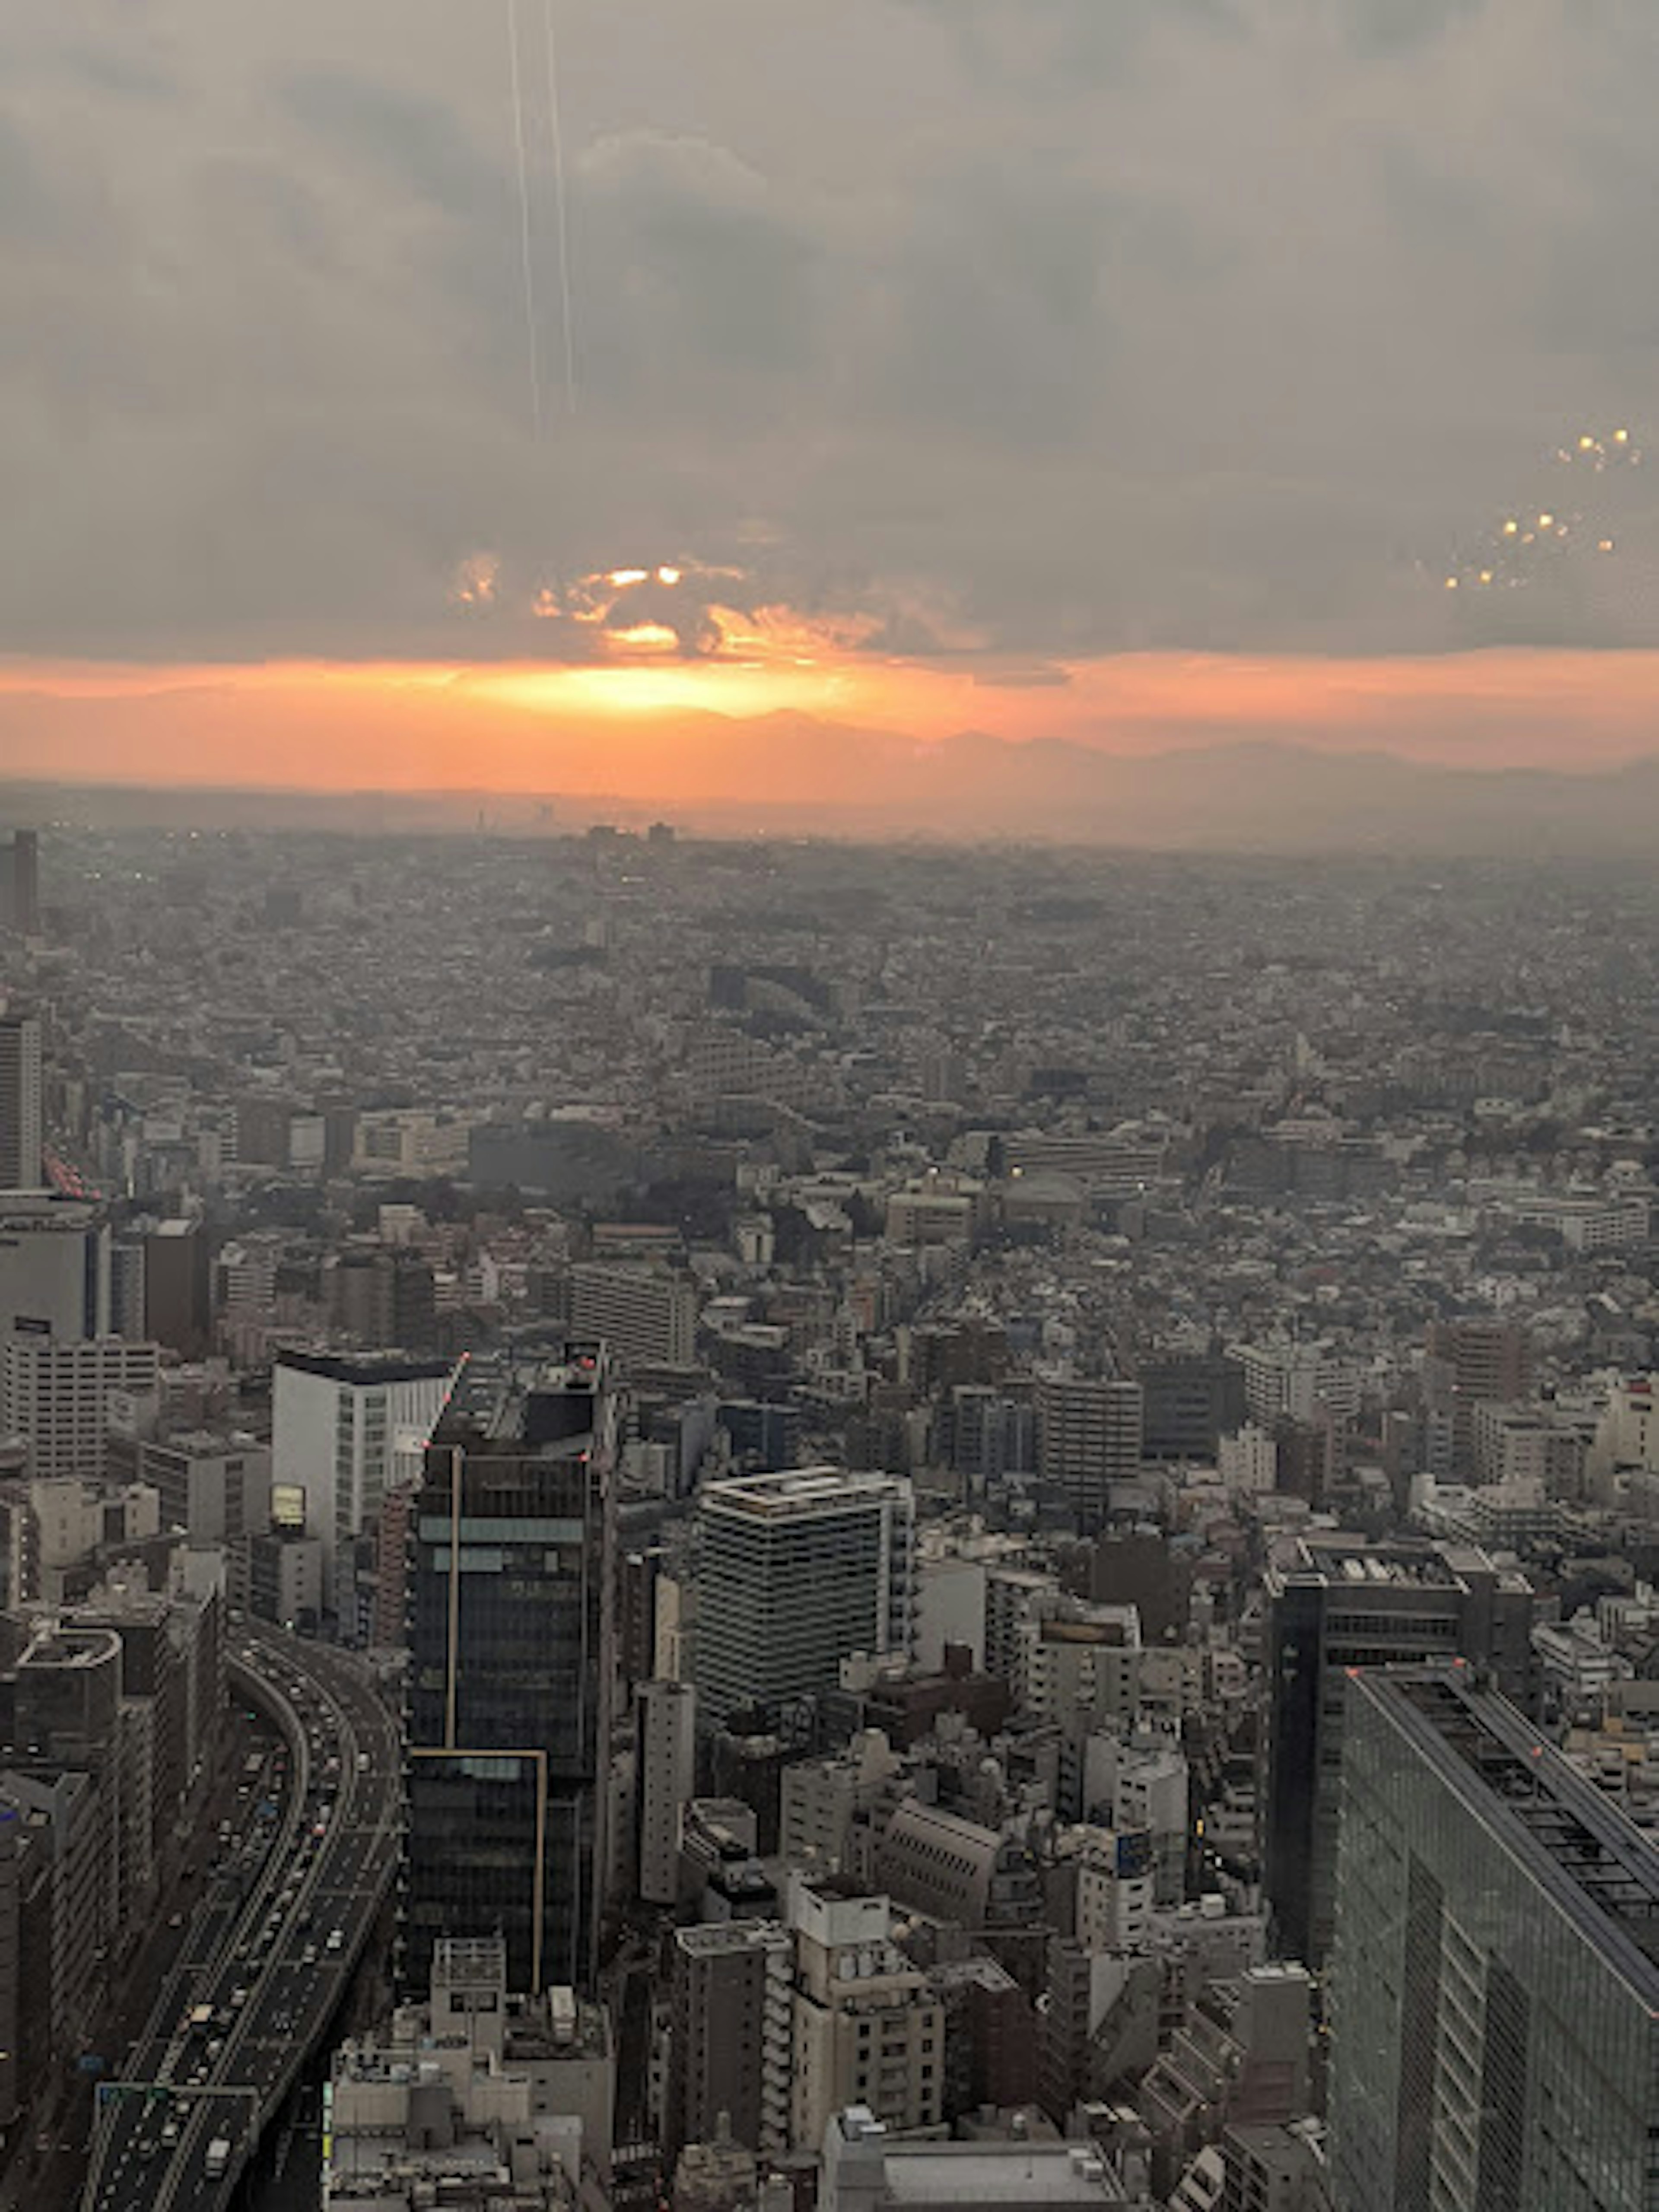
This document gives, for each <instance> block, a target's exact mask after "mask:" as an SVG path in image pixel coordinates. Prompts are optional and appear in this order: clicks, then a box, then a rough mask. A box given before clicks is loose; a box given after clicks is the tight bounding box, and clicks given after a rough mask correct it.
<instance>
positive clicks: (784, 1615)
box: [696, 1467, 915, 1727]
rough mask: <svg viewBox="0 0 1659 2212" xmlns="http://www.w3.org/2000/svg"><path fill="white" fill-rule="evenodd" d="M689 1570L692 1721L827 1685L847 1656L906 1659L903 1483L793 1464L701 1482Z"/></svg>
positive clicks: (909, 1608)
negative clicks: (694, 1559)
mask: <svg viewBox="0 0 1659 2212" xmlns="http://www.w3.org/2000/svg"><path fill="white" fill-rule="evenodd" d="M699 1524H700V1529H701V1535H702V1553H701V1559H700V1563H699V1567H698V1572H697V1606H698V1611H697V1655H696V1683H697V1697H698V1711H699V1716H700V1717H701V1718H702V1721H703V1723H705V1724H706V1725H708V1726H709V1727H718V1726H719V1725H720V1723H721V1722H722V1721H724V1720H725V1718H726V1715H727V1714H728V1713H730V1712H732V1711H734V1710H735V1709H736V1708H737V1707H738V1706H743V1705H755V1704H759V1705H763V1706H766V1707H768V1708H777V1707H781V1706H784V1705H789V1704H791V1703H792V1702H793V1701H794V1700H795V1699H802V1698H811V1697H817V1696H821V1695H823V1692H826V1691H829V1690H833V1689H835V1688H836V1686H837V1685H838V1683H839V1681H840V1679H841V1664H842V1660H843V1659H847V1658H850V1657H851V1656H853V1655H854V1653H855V1652H861V1653H866V1654H868V1655H869V1656H872V1657H885V1656H888V1655H890V1654H892V1655H897V1656H908V1654H909V1652H910V1650H911V1647H912V1644H913V1642H914V1639H915V1497H914V1494H913V1492H912V1491H911V1487H910V1485H909V1482H908V1480H906V1479H905V1478H904V1477H903V1476H902V1475H893V1474H848V1473H847V1472H846V1471H845V1470H843V1469H842V1468H833V1467H817V1468H790V1469H788V1470H787V1471H785V1472H783V1473H781V1474H749V1475H741V1476H738V1477H736V1478H734V1479H733V1480H729V1481H725V1482H711V1483H708V1484H705V1485H704V1487H703V1490H702V1498H701V1501H700V1514H699Z"/></svg>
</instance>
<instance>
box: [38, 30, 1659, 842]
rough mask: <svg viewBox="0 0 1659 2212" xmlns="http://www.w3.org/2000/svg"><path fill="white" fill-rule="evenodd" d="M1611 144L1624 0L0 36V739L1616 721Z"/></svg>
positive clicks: (1623, 91)
mask: <svg viewBox="0 0 1659 2212" xmlns="http://www.w3.org/2000/svg"><path fill="white" fill-rule="evenodd" d="M550 32H551V33H552V37H551V40H550V36H549V33H550ZM550 62H551V64H552V66H551V67H550ZM515 93H516V96H515ZM1656 112H1659V38H1656V37H1655V35H1654V27H1653V21H1652V9H1651V0H836V4H835V5H834V6H827V5H811V6H809V5H807V4H805V0H634V4H631V5H630V4H619V0H468V4H467V5H465V6H464V7H459V8H458V7H456V6H455V5H454V4H453V0H445V4H441V5H440V4H437V0H350V4H349V5H348V6H344V7H342V6H341V5H340V4H339V0H283V4H281V5H280V6H272V5H267V6H265V7H263V8H258V9H256V8H254V7H252V6H251V5H248V4H247V0H58V4H57V5H55V6H53V7H52V8H50V9H44V8H43V9H8V10H5V11H3V13H0V289H3V296H4V298H5V301H6V303H7V306H6V313H5V319H4V328H3V331H0V471H3V482H4V484H5V487H6V494H7V496H6V499H5V502H4V507H3V511H0V770H4V769H11V770H13V771H15V772H23V773H27V774H30V775H42V774H54V775H65V776H71V777H72V776H83V777H94V778H100V779H104V780H118V781H146V780H162V781H168V780H174V779H181V780H195V781H219V782H223V781H250V782H253V781H257V782H278V783H280V782H285V781H295V782H305V783H316V784H324V785H328V784H338V783H343V784H349V785H353V786H359V785H363V784H373V783H375V782H385V783H387V784H399V783H402V784H413V783H418V784H421V785H432V784H438V785H443V784H455V785H464V786H466V787H472V786H475V785H489V784H491V783H497V784H500V785H501V786H502V787H513V788H543V787H546V788H561V789H568V788H589V789H597V790H605V789H612V788H621V787H623V784H627V785H628V786H629V788H632V787H634V786H635V785H637V786H638V787H640V789H641V791H644V790H647V789H655V790H659V791H660V793H661V794H662V796H663V797H664V799H665V800H667V801H671V800H672V799H673V798H674V797H675V796H676V795H677V793H684V792H690V791H692V790H698V791H702V790H706V789H708V788H709V787H711V784H713V783H717V782H718V781H719V779H720V776H721V775H724V774H726V773H727V772H728V770H729V769H730V765H731V763H732V759H733V758H734V757H736V756H734V755H733V754H732V749H731V746H730V744H728V742H727V739H728V738H729V734H730V732H729V729H728V727H727V726H728V725H729V724H730V723H731V722H732V721H733V720H735V721H737V722H738V723H739V724H741V725H743V726H745V727H747V726H750V725H751V724H752V725H753V726H754V728H755V729H756V730H757V731H760V732H763V733H764V732H772V733H773V737H774V738H775V750H777V751H778V752H779V754H780V764H779V770H778V773H779V775H780V777H781V778H782V779H783V780H785V781H787V782H788V784H789V787H790V789H791V790H792V791H797V792H810V789H811V786H812V780H813V777H814V775H815V774H817V773H818V771H819V769H822V768H824V765H825V763H828V762H829V758H830V756H831V755H832V754H835V753H837V752H838V751H840V752H844V751H845V748H846V746H847V745H848V742H849V740H848V732H879V733H881V734H882V736H883V738H884V742H890V743H897V744H911V743H914V744H920V745H923V746H928V745H935V744H939V743H941V742H943V741H945V740H947V739H950V738H955V737H957V736H958V735H959V734H960V733H962V732H974V733H976V734H979V735H983V736H986V737H989V738H994V739H1000V740H1005V741H1007V742H1009V743H1016V742H1025V741H1028V740H1030V739H1032V738H1048V739H1060V740H1064V741H1066V742H1067V743H1069V744H1076V745H1080V746H1089V747H1095V748H1098V749H1101V750H1105V751H1108V752H1111V753H1115V754H1131V755H1133V754H1136V753H1142V752H1157V751H1161V750H1171V749H1177V748H1182V747H1188V746H1190V747H1196V748H1207V747H1211V746H1213V745H1214V744H1218V743H1225V742H1227V741H1228V740H1229V739H1231V738H1247V739H1251V740H1254V739H1257V738H1279V739H1285V740H1288V741H1290V742H1292V743H1295V744H1306V745H1310V746H1316V747H1319V748H1321V749H1323V750H1336V751H1341V750H1344V749H1346V748H1352V749H1374V748H1377V747H1381V748H1383V749H1385V750H1393V751H1396V752H1399V753H1401V754H1403V755H1406V756H1407V757H1412V758H1414V759H1420V760H1425V761H1438V762H1443V763H1459V764H1468V765H1480V766H1501V765H1505V764H1527V765H1533V766H1553V767H1559V768H1566V769H1573V768H1585V767H1589V768H1593V767H1599V766H1602V765H1605V764H1607V763H1615V762H1619V761H1622V760H1628V759H1630V758H1632V757H1637V756H1639V755H1644V754H1647V753H1650V752H1653V751H1656V750H1659V738H1656V735H1655V732H1656V727H1659V724H1656V717H1655V707H1656V703H1659V613H1656V610H1659V599H1656V589H1655V587H1656V585H1659V398H1656V378H1655V369H1656V364H1659V291H1656V289H1655V288H1654V286H1653V284H1652V282H1651V278H1650V273H1649V272H1650V266H1651V240H1652V238H1653V236H1654V234H1655V228H1656V216H1659V136H1656V133H1655V132H1654V131H1653V128H1652V118H1653V116H1654V114H1655V113H1656ZM520 147H522V149H523V161H522V168H521V167H520ZM561 187H562V188H561ZM1650 435H1651V436H1652V438H1653V441H1654V447H1655V453H1654V459H1653V464H1652V468H1651V469H1650V468H1649V467H1648V466H1647V465H1646V464H1647V448H1646V441H1647V439H1648V437H1649V436H1650ZM765 755H766V747H765V746H763V747H762V748H761V750H760V752H759V754H758V755H757V750H756V748H755V747H754V746H752V745H749V746H745V747H744V748H743V749H742V752H741V760H742V763H743V772H744V774H745V775H750V776H752V775H755V774H756V773H757V769H756V762H757V757H759V758H761V759H762V760H763V759H764V757H765ZM762 772H764V771H762ZM826 773H827V770H826Z"/></svg>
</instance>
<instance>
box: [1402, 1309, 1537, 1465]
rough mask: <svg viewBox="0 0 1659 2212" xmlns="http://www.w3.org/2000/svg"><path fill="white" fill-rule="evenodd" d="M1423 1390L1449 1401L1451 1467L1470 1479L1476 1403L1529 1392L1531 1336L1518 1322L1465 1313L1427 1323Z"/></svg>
mask: <svg viewBox="0 0 1659 2212" xmlns="http://www.w3.org/2000/svg"><path fill="white" fill-rule="evenodd" d="M1428 1350H1429V1360H1430V1363H1431V1364H1430V1367H1429V1370H1428V1373H1427V1374H1426V1376H1425V1387H1426V1392H1427V1395H1429V1396H1430V1398H1431V1400H1435V1401H1439V1402H1441V1403H1446V1402H1449V1405H1450V1408H1451V1416H1452V1467H1453V1471H1454V1472H1455V1474H1457V1475H1459V1476H1460V1477H1461V1478H1462V1480H1468V1477H1469V1475H1470V1474H1471V1473H1472V1471H1473V1469H1474V1409H1475V1407H1477V1406H1478V1405H1480V1404H1481V1403H1482V1401H1494V1400H1495V1401H1498V1402H1499V1403H1501V1404H1503V1405H1506V1406H1512V1405H1514V1404H1516V1402H1517V1401H1519V1400H1521V1399H1522V1398H1527V1397H1530V1395H1532V1377H1533V1352H1532V1339H1531V1338H1530V1336H1529V1335H1528V1334H1527V1331H1526V1330H1525V1329H1524V1328H1522V1326H1521V1324H1520V1323H1519V1322H1512V1321H1498V1320H1497V1319H1496V1318H1494V1317H1493V1316H1491V1315H1485V1314H1465V1315H1462V1316H1460V1317H1459V1318H1458V1319H1456V1320H1455V1321H1437V1322H1431V1324H1430V1327H1429V1342H1428Z"/></svg>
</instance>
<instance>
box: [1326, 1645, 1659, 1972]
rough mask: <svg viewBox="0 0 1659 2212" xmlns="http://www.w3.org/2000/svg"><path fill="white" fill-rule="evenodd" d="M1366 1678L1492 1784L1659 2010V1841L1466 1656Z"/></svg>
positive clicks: (1545, 1868)
mask: <svg viewBox="0 0 1659 2212" xmlns="http://www.w3.org/2000/svg"><path fill="white" fill-rule="evenodd" d="M1358 1681H1359V1683H1360V1685H1361V1692H1362V1694H1363V1695H1366V1696H1369V1697H1372V1698H1375V1699H1379V1700H1381V1701H1383V1702H1385V1703H1386V1704H1387V1705H1388V1706H1389V1711H1390V1713H1391V1716H1392V1717H1394V1718H1395V1721H1396V1722H1397V1723H1400V1724H1401V1725H1402V1726H1403V1727H1404V1728H1405V1729H1407V1732H1408V1733H1409V1734H1411V1735H1413V1736H1414V1737H1415V1738H1416V1739H1417V1741H1419V1743H1420V1745H1421V1746H1422V1747H1423V1749H1424V1750H1425V1753H1426V1754H1427V1755H1428V1756H1429V1757H1430V1758H1431V1759H1433V1760H1434V1762H1435V1764H1436V1765H1437V1766H1438V1767H1439V1768H1440V1769H1441V1771H1443V1773H1445V1774H1446V1776H1447V1778H1448V1779H1449V1780H1450V1781H1452V1782H1453V1783H1454V1784H1455V1785H1458V1784H1461V1786H1462V1789H1463V1790H1464V1792H1465V1794H1467V1788H1468V1784H1467V1781H1466V1780H1465V1779H1464V1777H1465V1776H1467V1775H1472V1776H1473V1777H1474V1778H1475V1780H1476V1781H1477V1782H1479V1783H1480V1784H1482V1785H1484V1788H1485V1789H1486V1790H1487V1791H1489V1792H1490V1793H1491V1794H1492V1797H1493V1798H1495V1799H1496V1800H1497V1801H1498V1804H1497V1806H1495V1807H1494V1808H1492V1809H1493V1810H1494V1811H1496V1812H1499V1813H1500V1814H1501V1815H1502V1816H1504V1825H1505V1826H1508V1825H1509V1824H1510V1823H1513V1830H1512V1832H1511V1838H1510V1839H1511V1841H1512V1843H1513V1844H1515V1845H1516V1846H1517V1847H1518V1850H1519V1852H1520V1854H1521V1856H1522V1857H1523V1859H1524V1862H1525V1863H1526V1864H1527V1865H1528V1868H1529V1869H1530V1870H1531V1872H1532V1873H1533V1875H1534V1877H1535V1878H1536V1879H1537V1880H1538V1881H1540V1882H1541V1884H1542V1885H1543V1886H1544V1887H1546V1888H1547V1889H1548V1890H1549V1891H1550V1892H1551V1893H1552V1894H1553V1896H1554V1897H1556V1898H1557V1899H1558V1900H1559V1902H1560V1903H1561V1905H1563V1906H1564V1908H1565V1910H1566V1911H1568V1912H1569V1913H1570V1914H1571V1917H1573V1918H1574V1919H1575V1920H1576V1921H1577V1923H1578V1924H1579V1926H1580V1927H1581V1929H1583V1932H1584V1934H1585V1936H1587V1937H1588V1938H1589V1941H1590V1942H1592V1943H1593V1944H1594V1945H1595V1947H1596V1948H1597V1949H1599V1950H1600V1951H1601V1952H1602V1953H1603V1954H1605V1955H1606V1956H1607V1957H1608V1958H1609V1959H1610V1960H1612V1961H1613V1963H1614V1964H1616V1965H1618V1966H1620V1969H1621V1970H1622V1971H1623V1972H1624V1973H1625V1974H1626V1977H1627V1978H1628V1979H1629V1980H1630V1981H1631V1982H1632V1985H1633V1986H1634V1987H1635V1988H1636V1989H1637V1990H1638V1992H1639V1994H1640V1995H1641V1996H1642V1997H1643V1999H1644V2002H1646V2003H1647V2004H1648V2006H1649V2007H1650V2009H1652V2010H1653V2011H1654V2012H1655V2013H1656V2014H1659V1851H1656V1850H1655V1849H1654V1847H1653V1845H1652V1844H1650V1843H1649V1842H1648V1841H1647V1839H1646V1838H1645V1837H1644V1836H1643V1834H1642V1833H1641V1832H1640V1831H1639V1830H1638V1828H1637V1827H1635V1826H1633V1825H1632V1822H1631V1821H1629V1820H1626V1817H1625V1816H1624V1814H1622V1813H1620V1812H1619V1811H1617V1810H1616V1809H1615V1808H1613V1806H1611V1805H1610V1804H1608V1802H1607V1799H1606V1798H1605V1797H1604V1796H1602V1794H1601V1791H1600V1790H1597V1789H1596V1788H1595V1785H1594V1784H1592V1783H1590V1782H1588V1781H1586V1780H1585V1779H1584V1778H1583V1775H1581V1774H1580V1773H1579V1772H1578V1771H1577V1768H1576V1767H1574V1766H1573V1765H1571V1763H1570V1762H1569V1761H1568V1760H1567V1759H1565V1758H1564V1757H1563V1756H1562V1754H1561V1753H1559V1752H1558V1751H1556V1750H1555V1749H1554V1748H1553V1746H1551V1745H1550V1744H1548V1743H1546V1742H1544V1741H1541V1739H1540V1737H1539V1736H1538V1735H1537V1733H1536V1732H1535V1730H1534V1728H1533V1726H1532V1723H1530V1722H1529V1721H1528V1720H1527V1719H1526V1717H1524V1715H1522V1713H1520V1712H1518V1711H1516V1708H1515V1707H1514V1706H1513V1705H1510V1704H1509V1703H1508V1702H1507V1701H1506V1700H1505V1699H1502V1698H1498V1697H1493V1696H1491V1695H1489V1694H1487V1693H1486V1692H1481V1691H1477V1690H1475V1689H1474V1688H1472V1687H1471V1686H1470V1684H1469V1680H1468V1672H1467V1669H1466V1668H1463V1666H1462V1663H1461V1662H1457V1663H1455V1665H1454V1666H1452V1667H1451V1668H1435V1667H1424V1668H1401V1669H1398V1670H1390V1671H1389V1672H1388V1673H1387V1674H1360V1675H1359V1676H1358ZM1459 1770H1461V1771H1459Z"/></svg>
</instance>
